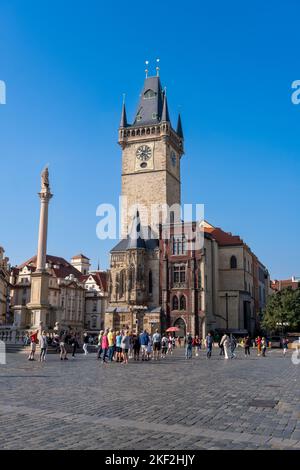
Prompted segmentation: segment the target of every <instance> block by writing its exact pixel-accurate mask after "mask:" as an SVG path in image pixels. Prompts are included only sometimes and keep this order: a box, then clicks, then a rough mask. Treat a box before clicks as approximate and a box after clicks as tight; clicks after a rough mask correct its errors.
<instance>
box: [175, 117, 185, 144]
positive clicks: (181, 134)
mask: <svg viewBox="0 0 300 470" xmlns="http://www.w3.org/2000/svg"><path fill="white" fill-rule="evenodd" d="M176 133H177V135H178V136H179V137H180V138H181V139H183V138H184V136H183V130H182V122H181V116H180V113H179V114H178V122H177V130H176Z"/></svg>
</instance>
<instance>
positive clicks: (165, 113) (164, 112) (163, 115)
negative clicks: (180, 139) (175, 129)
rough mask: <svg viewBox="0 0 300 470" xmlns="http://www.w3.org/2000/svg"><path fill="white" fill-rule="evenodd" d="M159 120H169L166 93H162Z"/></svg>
mask: <svg viewBox="0 0 300 470" xmlns="http://www.w3.org/2000/svg"><path fill="white" fill-rule="evenodd" d="M161 120H162V121H168V122H169V121H170V116H169V109H168V102H167V95H166V93H164V103H163V110H162V113H161Z"/></svg>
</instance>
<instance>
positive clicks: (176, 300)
mask: <svg viewBox="0 0 300 470" xmlns="http://www.w3.org/2000/svg"><path fill="white" fill-rule="evenodd" d="M172 310H178V297H177V295H174V297H173V300H172Z"/></svg>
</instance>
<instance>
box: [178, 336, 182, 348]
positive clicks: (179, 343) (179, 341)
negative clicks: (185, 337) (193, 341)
mask: <svg viewBox="0 0 300 470" xmlns="http://www.w3.org/2000/svg"><path fill="white" fill-rule="evenodd" d="M177 343H178V347H179V348H181V338H180V336H178V338H177Z"/></svg>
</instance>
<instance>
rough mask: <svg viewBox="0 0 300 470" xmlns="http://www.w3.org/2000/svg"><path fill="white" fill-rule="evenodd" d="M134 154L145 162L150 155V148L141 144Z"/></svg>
mask: <svg viewBox="0 0 300 470" xmlns="http://www.w3.org/2000/svg"><path fill="white" fill-rule="evenodd" d="M136 156H137V158H138V159H139V160H141V161H142V162H146V161H147V160H149V159H150V157H151V148H150V147H148V145H141V146H140V147H139V148H138V149H137V151H136Z"/></svg>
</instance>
